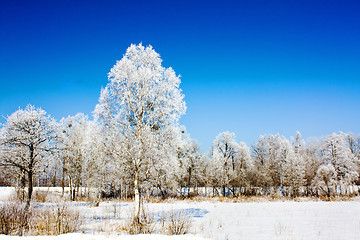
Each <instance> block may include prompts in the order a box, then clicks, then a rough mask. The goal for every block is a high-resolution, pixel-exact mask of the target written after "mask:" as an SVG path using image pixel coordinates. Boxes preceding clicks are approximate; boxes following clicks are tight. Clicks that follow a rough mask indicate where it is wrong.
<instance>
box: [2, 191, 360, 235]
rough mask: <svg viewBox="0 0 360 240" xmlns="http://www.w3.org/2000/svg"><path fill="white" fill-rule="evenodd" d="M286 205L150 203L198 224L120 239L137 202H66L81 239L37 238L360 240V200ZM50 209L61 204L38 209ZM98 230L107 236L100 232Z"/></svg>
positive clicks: (153, 209)
mask: <svg viewBox="0 0 360 240" xmlns="http://www.w3.org/2000/svg"><path fill="white" fill-rule="evenodd" d="M10 189H11V188H0V193H1V194H0V199H5V196H9V195H11V191H10ZM306 200H307V199H304V201H302V202H296V201H284V202H280V201H278V202H237V203H235V202H220V201H216V200H212V201H198V202H196V201H187V200H183V201H180V200H172V201H167V202H160V203H146V204H145V208H146V209H148V210H149V211H150V212H151V213H153V214H154V216H159V217H160V216H163V215H164V214H166V213H168V212H171V211H183V212H185V213H186V214H188V215H189V216H190V217H191V219H192V220H193V226H192V229H191V230H190V234H187V235H182V236H163V235H156V234H153V235H136V236H128V235H115V233H114V232H112V231H111V227H112V226H114V224H117V223H121V222H122V221H124V220H125V219H126V218H127V217H128V215H129V213H131V212H132V210H133V202H125V201H109V202H105V201H104V202H101V203H100V205H99V207H94V206H93V205H92V204H91V203H86V202H67V204H69V206H71V207H72V208H75V209H76V210H78V211H79V212H80V214H81V215H82V216H83V217H84V219H85V222H84V226H83V229H82V230H81V232H82V234H80V233H76V234H66V235H61V236H57V237H55V236H48V237H36V239H43V240H62V239H71V240H77V239H85V240H87V239H89V240H90V239H99V240H103V239H104V240H105V239H108V240H116V239H129V240H137V239H160V240H164V239H179V240H184V239H214V240H224V239H229V240H231V239H234V240H237V239H242V240H246V239H294V240H301V239H304V240H312V239H313V240H315V239H316V240H321V239H324V240H325V239H326V240H332V239H333V240H335V239H336V240H339V239H347V240H348V239H350V240H352V239H354V240H355V239H359V234H360V199H359V198H355V199H354V200H353V201H343V202H324V201H306ZM34 204H36V205H37V207H38V206H41V204H44V205H46V206H51V204H54V205H55V204H56V203H34ZM99 226H102V229H104V230H105V232H101V231H100V230H99V229H100V228H99ZM84 233H85V234H84ZM0 239H5V240H7V239H8V240H17V239H23V240H27V239H35V238H34V237H21V238H19V237H9V236H0Z"/></svg>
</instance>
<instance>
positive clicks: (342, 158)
mask: <svg viewBox="0 0 360 240" xmlns="http://www.w3.org/2000/svg"><path fill="white" fill-rule="evenodd" d="M321 157H322V161H323V163H324V164H331V165H332V166H333V167H334V169H335V171H336V176H337V180H338V181H339V183H340V184H342V185H343V184H344V185H348V184H352V183H353V182H354V181H356V180H357V177H358V172H357V166H356V158H355V157H354V155H353V154H352V153H351V151H350V149H349V147H348V146H347V144H346V140H345V136H344V134H343V133H339V134H336V133H333V134H332V135H330V136H327V137H326V138H325V139H324V141H323V143H322V146H321Z"/></svg>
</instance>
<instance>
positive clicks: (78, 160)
mask: <svg viewBox="0 0 360 240" xmlns="http://www.w3.org/2000/svg"><path fill="white" fill-rule="evenodd" d="M59 129H60V134H61V137H62V138H61V139H62V151H61V152H60V155H61V157H60V158H61V165H62V169H63V175H62V176H63V177H62V181H61V182H62V183H61V185H62V188H63V190H64V182H65V179H64V177H65V176H66V177H68V178H69V186H70V191H71V194H70V197H71V199H72V200H75V197H76V196H77V195H78V192H79V187H80V186H81V184H82V177H83V174H84V166H85V162H86V153H85V151H86V149H85V146H86V144H87V132H88V130H89V127H88V118H87V116H86V115H84V114H82V113H78V114H76V115H75V116H69V117H67V118H63V119H61V121H60V128H59Z"/></svg>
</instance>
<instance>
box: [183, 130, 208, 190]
mask: <svg viewBox="0 0 360 240" xmlns="http://www.w3.org/2000/svg"><path fill="white" fill-rule="evenodd" d="M177 155H178V160H179V167H180V176H179V178H180V179H179V181H180V186H182V187H198V186H199V185H204V177H205V176H204V167H205V165H204V163H203V161H202V160H203V159H202V156H201V153H200V147H199V144H198V143H197V142H196V141H195V140H194V139H192V138H190V136H189V135H188V134H187V133H186V132H185V130H183V131H182V139H181V144H180V146H179V147H178V150H177ZM188 194H189V192H188Z"/></svg>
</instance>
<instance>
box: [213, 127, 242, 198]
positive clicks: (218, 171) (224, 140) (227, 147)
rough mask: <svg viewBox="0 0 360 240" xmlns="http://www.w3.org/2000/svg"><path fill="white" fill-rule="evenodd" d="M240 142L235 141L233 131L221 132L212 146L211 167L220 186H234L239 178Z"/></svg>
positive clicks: (223, 189)
mask: <svg viewBox="0 0 360 240" xmlns="http://www.w3.org/2000/svg"><path fill="white" fill-rule="evenodd" d="M238 151H239V144H238V143H237V142H236V141H235V134H234V133H231V132H222V133H220V134H219V135H218V136H217V137H216V138H215V140H214V141H213V143H212V146H211V153H210V154H211V155H210V156H211V165H210V166H211V167H212V169H213V172H214V177H215V179H217V184H218V186H221V187H222V191H223V195H225V188H226V187H230V186H233V183H234V181H235V179H236V178H237V172H236V170H237V168H238V164H239V162H238V160H239V159H238Z"/></svg>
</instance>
